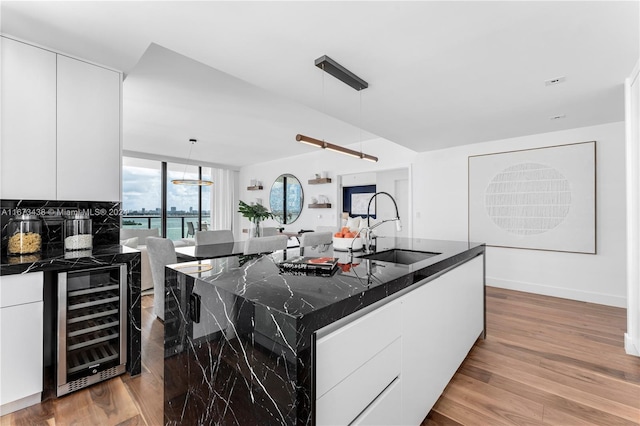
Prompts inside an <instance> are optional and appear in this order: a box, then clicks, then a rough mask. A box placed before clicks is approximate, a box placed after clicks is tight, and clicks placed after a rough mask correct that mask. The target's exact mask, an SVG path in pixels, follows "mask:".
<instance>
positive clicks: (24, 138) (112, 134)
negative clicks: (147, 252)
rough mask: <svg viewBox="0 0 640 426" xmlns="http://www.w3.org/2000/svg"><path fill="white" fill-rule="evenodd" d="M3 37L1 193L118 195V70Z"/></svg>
mask: <svg viewBox="0 0 640 426" xmlns="http://www.w3.org/2000/svg"><path fill="white" fill-rule="evenodd" d="M1 40H2V151H1V152H0V156H1V157H2V158H1V162H2V171H1V178H2V180H1V181H0V182H1V188H0V197H1V198H6V199H33V200H89V201H118V200H120V167H121V166H120V155H121V144H120V104H121V101H120V88H121V74H120V73H118V72H115V71H112V70H108V69H106V68H103V67H99V66H96V65H92V64H89V63H87V62H83V61H80V60H76V59H73V58H69V57H67V56H64V55H60V54H56V53H54V52H51V51H48V50H46V49H41V48H38V47H34V46H31V45H29V44H25V43H21V42H18V41H15V40H12V39H9V38H6V37H2V38H1Z"/></svg>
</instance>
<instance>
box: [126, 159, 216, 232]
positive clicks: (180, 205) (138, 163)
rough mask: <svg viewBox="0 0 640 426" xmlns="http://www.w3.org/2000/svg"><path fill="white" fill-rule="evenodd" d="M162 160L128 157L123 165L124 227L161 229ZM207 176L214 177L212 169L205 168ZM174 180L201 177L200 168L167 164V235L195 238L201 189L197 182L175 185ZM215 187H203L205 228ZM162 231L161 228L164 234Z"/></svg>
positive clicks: (203, 222) (203, 221) (203, 170)
mask: <svg viewBox="0 0 640 426" xmlns="http://www.w3.org/2000/svg"><path fill="white" fill-rule="evenodd" d="M161 167H162V165H161V162H160V161H154V160H142V159H137V158H129V157H125V158H124V160H123V167H122V209H123V211H124V214H123V217H122V226H123V227H124V228H143V229H151V228H158V229H161V227H162V222H161V216H162V211H161V209H162V184H163V183H162V172H161ZM202 173H203V179H209V180H210V179H211V169H210V168H203V169H202ZM172 179H198V168H197V167H196V166H187V167H185V165H184V164H176V163H168V164H167V182H166V183H165V184H166V186H167V203H166V205H167V211H166V214H167V235H166V237H167V238H169V239H171V240H179V239H180V238H184V237H193V232H194V231H195V230H198V214H199V211H198V191H199V189H200V187H198V186H193V185H174V184H172V183H171V180H172ZM210 203H211V187H209V186H205V187H202V222H201V224H200V226H201V228H202V229H208V228H209V224H210V223H211V209H210ZM161 232H162V231H160V233H161Z"/></svg>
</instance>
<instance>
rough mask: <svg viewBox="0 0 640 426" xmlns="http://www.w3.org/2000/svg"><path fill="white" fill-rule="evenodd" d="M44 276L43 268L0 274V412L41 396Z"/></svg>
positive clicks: (36, 401) (26, 404)
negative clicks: (13, 273) (0, 275)
mask: <svg viewBox="0 0 640 426" xmlns="http://www.w3.org/2000/svg"><path fill="white" fill-rule="evenodd" d="M43 279H44V278H43V274H42V272H32V273H28V274H23V275H8V276H2V277H0V415H4V414H7V413H11V412H13V411H16V410H20V409H22V408H25V407H28V406H30V405H33V404H37V403H39V402H40V400H41V395H42V386H43V385H42V380H43V339H44V337H43V301H42V286H43Z"/></svg>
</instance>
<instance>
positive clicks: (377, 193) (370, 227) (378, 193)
mask: <svg viewBox="0 0 640 426" xmlns="http://www.w3.org/2000/svg"><path fill="white" fill-rule="evenodd" d="M382 194H384V195H386V196H387V197H389V198H391V201H393V206H394V207H395V208H396V217H395V219H387V220H383V221H382V222H378V223H376V224H375V225H373V226H371V220H370V219H371V213H370V211H371V203H372V202H373V200H374V199H375V198H376V197H377V196H378V195H382ZM392 220H395V222H396V230H397V231H398V232H400V231H402V223H400V214H399V213H398V204H397V203H396V200H395V199H394V198H393V197H392V196H391V194H389V193H388V192H384V191H380V192H376V193H375V194H373V196H372V197H371V199H370V200H369V204H368V205H367V228H368V229H369V230H372V229H374V228H377V227H378V226H380V225H382V224H383V223H385V222H389V221H392Z"/></svg>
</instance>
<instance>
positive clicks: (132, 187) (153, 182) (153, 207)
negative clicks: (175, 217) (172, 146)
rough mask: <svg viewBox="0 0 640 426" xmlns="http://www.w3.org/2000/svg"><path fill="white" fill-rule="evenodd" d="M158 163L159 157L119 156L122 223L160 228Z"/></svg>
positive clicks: (160, 187) (160, 189)
mask: <svg viewBox="0 0 640 426" xmlns="http://www.w3.org/2000/svg"><path fill="white" fill-rule="evenodd" d="M161 166H162V164H161V163H160V162H159V161H153V160H143V159H139V158H130V157H123V160H122V210H123V216H122V227H124V228H145V229H151V228H158V229H162V225H161V220H162V173H161V170H162V167H161ZM159 233H162V231H160V232H159Z"/></svg>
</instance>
